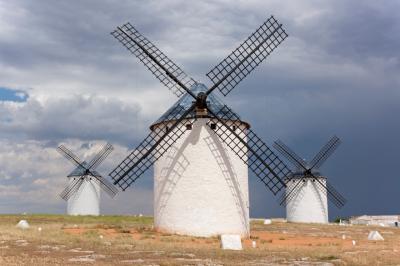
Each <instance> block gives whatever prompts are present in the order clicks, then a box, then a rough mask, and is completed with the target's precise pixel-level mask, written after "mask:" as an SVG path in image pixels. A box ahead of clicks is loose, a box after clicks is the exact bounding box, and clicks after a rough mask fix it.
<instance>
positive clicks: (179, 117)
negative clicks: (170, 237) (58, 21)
mask: <svg viewBox="0 0 400 266" xmlns="http://www.w3.org/2000/svg"><path fill="white" fill-rule="evenodd" d="M111 34H112V35H113V36H114V37H115V38H116V39H117V40H118V41H119V42H120V43H122V44H123V46H125V47H126V48H127V49H128V50H129V51H130V52H131V53H132V54H134V55H135V56H136V57H138V59H139V60H140V61H141V62H142V63H143V64H144V65H145V66H146V67H147V68H148V69H149V70H150V72H151V73H152V74H153V75H154V76H155V77H156V78H157V79H158V80H159V81H160V82H161V83H162V84H164V85H165V86H166V87H167V88H168V89H170V90H171V91H172V92H173V93H174V94H175V95H176V96H177V97H179V98H180V99H179V100H178V101H177V102H176V103H175V104H174V105H173V106H172V107H171V108H170V109H169V110H167V112H166V113H165V114H164V115H162V116H161V117H160V119H158V120H157V121H156V122H155V123H154V124H153V125H151V127H150V129H151V132H150V134H149V135H148V136H147V137H146V138H145V139H144V140H143V141H142V142H141V143H140V144H139V145H138V146H137V147H136V148H135V149H134V150H133V151H132V152H131V153H130V154H129V155H128V156H127V157H126V158H125V159H124V160H123V161H122V162H121V163H120V164H119V165H118V166H117V167H116V168H115V169H114V170H113V171H112V172H111V173H110V176H111V177H112V179H113V180H114V184H118V185H119V186H120V187H121V188H122V190H125V189H127V188H128V187H129V186H130V185H132V184H133V183H134V182H135V181H136V180H137V179H138V178H139V177H141V176H142V175H143V174H144V172H145V171H146V170H147V169H149V168H150V167H151V166H152V165H153V164H154V223H155V228H157V229H159V230H163V231H168V232H173V233H178V234H186V235H196V236H211V235H219V234H224V233H234V234H240V235H242V236H248V235H249V196H248V168H250V170H252V171H253V172H254V174H255V175H256V176H257V177H258V178H259V179H260V180H261V181H262V182H263V183H264V185H265V186H266V187H267V188H268V189H270V190H271V191H272V193H274V194H276V193H278V192H279V191H280V190H281V189H282V188H283V187H285V183H284V181H283V179H284V177H286V176H287V175H288V174H289V173H290V170H289V169H288V168H287V167H286V166H285V164H284V163H283V162H282V161H281V160H280V159H279V158H278V157H277V156H276V155H275V154H274V153H273V151H272V150H271V149H270V148H269V147H268V146H267V145H266V144H265V143H264V142H263V141H262V140H261V139H260V138H259V137H258V136H257V135H256V134H255V133H254V131H253V130H251V129H250V125H249V124H248V123H246V122H244V121H242V120H241V119H240V117H239V116H238V115H237V114H236V113H235V112H234V111H233V110H232V109H231V108H229V107H228V106H227V105H225V104H224V103H223V102H222V101H221V100H220V99H219V98H218V97H217V96H216V95H215V93H214V92H215V91H216V90H219V91H220V92H221V93H222V94H223V95H224V96H226V95H228V94H229V93H230V92H231V91H232V90H233V89H234V88H235V87H236V86H237V85H238V84H239V83H240V81H242V80H243V79H244V78H245V77H246V76H247V75H248V74H250V72H252V70H253V69H254V68H255V67H256V66H258V65H259V64H260V63H261V62H262V61H263V60H264V59H265V58H266V57H267V56H268V55H269V54H270V53H271V52H272V51H273V50H274V49H275V48H276V47H277V46H278V45H279V44H280V43H282V42H283V41H284V40H285V38H286V37H287V36H288V35H287V34H286V32H285V30H284V29H283V27H282V24H280V23H278V21H277V20H276V19H275V18H274V17H273V16H271V17H270V18H269V19H268V20H267V21H265V22H264V23H263V24H262V25H261V26H260V27H259V28H258V29H257V30H256V31H255V32H254V33H253V34H251V35H250V36H249V37H248V38H247V39H246V40H245V41H244V42H243V43H242V44H241V45H240V46H239V47H238V48H237V49H236V50H234V51H233V52H232V53H231V54H230V55H229V56H228V57H226V58H225V59H224V60H222V61H221V62H220V63H219V64H218V65H217V66H215V67H214V68H213V69H212V70H211V71H210V72H208V73H207V77H208V78H209V79H210V80H211V82H212V85H211V86H210V87H207V86H205V85H204V84H202V83H198V82H196V81H194V80H193V79H192V78H190V77H189V76H188V75H187V74H185V72H183V70H182V69H181V68H180V67H178V66H177V65H176V64H175V63H174V62H172V61H171V60H170V59H169V58H168V57H167V56H166V55H165V54H164V53H163V52H161V51H160V50H159V49H158V48H157V47H156V46H155V45H154V44H152V43H151V42H150V41H149V40H148V39H147V38H145V37H144V36H143V35H141V34H140V33H139V32H138V31H137V30H136V29H135V28H134V27H133V26H132V25H131V24H130V23H126V24H124V25H122V26H119V27H117V28H116V29H115V30H114V31H113V32H112V33H111Z"/></svg>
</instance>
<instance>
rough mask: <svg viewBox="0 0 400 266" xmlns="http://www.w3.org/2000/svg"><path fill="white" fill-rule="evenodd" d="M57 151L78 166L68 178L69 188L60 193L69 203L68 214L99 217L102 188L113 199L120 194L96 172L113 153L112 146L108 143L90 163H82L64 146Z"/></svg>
mask: <svg viewBox="0 0 400 266" xmlns="http://www.w3.org/2000/svg"><path fill="white" fill-rule="evenodd" d="M57 150H58V151H59V152H60V153H61V154H62V155H64V157H65V158H67V159H68V160H69V161H70V162H72V163H73V164H74V165H75V166H76V168H75V169H74V170H73V171H72V172H71V173H70V174H69V175H68V176H67V177H68V186H67V187H66V188H65V189H64V190H63V191H62V192H61V193H60V197H61V198H62V199H64V200H66V201H67V213H68V214H69V215H99V213H100V188H102V189H103V190H104V191H105V192H106V193H107V194H108V195H110V196H111V197H114V196H115V194H116V193H117V192H118V190H117V189H116V188H115V187H114V186H113V185H112V184H111V183H110V182H108V181H107V180H106V179H105V178H104V177H102V176H101V175H100V174H99V173H98V172H97V171H96V170H95V169H96V168H97V167H98V166H99V165H100V164H101V163H102V162H103V161H104V159H105V158H106V157H107V156H108V155H109V154H110V153H111V152H112V150H113V147H112V145H111V144H109V143H107V144H106V145H105V146H104V147H103V148H102V149H101V150H100V151H99V153H98V154H97V155H96V156H95V157H93V159H92V160H91V161H90V162H89V163H87V162H86V161H81V160H80V159H79V158H78V157H77V156H76V155H75V154H73V153H72V152H71V151H70V150H68V149H67V148H66V147H65V146H64V145H60V146H59V147H58V148H57Z"/></svg>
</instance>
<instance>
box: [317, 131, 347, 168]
mask: <svg viewBox="0 0 400 266" xmlns="http://www.w3.org/2000/svg"><path fill="white" fill-rule="evenodd" d="M340 143H341V141H340V139H339V138H338V137H336V136H333V137H332V138H331V139H330V140H329V141H328V143H326V144H325V146H324V147H322V149H321V150H320V151H319V152H318V154H317V155H315V157H314V159H312V161H311V163H310V165H311V169H314V168H316V169H318V168H319V167H321V165H322V164H323V163H324V162H325V161H326V159H328V157H329V156H331V155H332V153H333V152H334V151H335V150H336V149H337V147H338V146H339V145H340Z"/></svg>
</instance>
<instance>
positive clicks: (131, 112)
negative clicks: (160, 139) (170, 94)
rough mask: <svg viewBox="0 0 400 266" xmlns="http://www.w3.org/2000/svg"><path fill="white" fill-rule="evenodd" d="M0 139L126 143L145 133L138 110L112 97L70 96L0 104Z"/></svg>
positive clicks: (145, 129)
mask: <svg viewBox="0 0 400 266" xmlns="http://www.w3.org/2000/svg"><path fill="white" fill-rule="evenodd" d="M0 113H1V114H2V119H1V120H0V130H1V136H2V137H5V138H8V139H12V140H14V141H15V142H18V141H19V140H25V139H28V140H40V141H53V142H55V143H56V142H59V141H62V140H64V139H74V138H75V139H81V140H96V139H102V140H107V141H111V142H114V143H123V144H125V145H129V144H130V143H132V142H134V141H135V140H136V141H137V140H138V139H140V137H139V135H143V134H144V132H147V127H146V126H145V123H144V121H141V118H140V108H139V107H138V106H137V105H132V104H127V103H124V102H122V101H121V100H118V99H115V98H104V97H98V96H80V95H74V96H71V97H68V98H55V99H54V98H50V99H48V100H46V101H44V102H40V101H38V100H37V99H35V98H30V99H29V100H28V101H27V102H26V103H12V102H3V103H2V102H0Z"/></svg>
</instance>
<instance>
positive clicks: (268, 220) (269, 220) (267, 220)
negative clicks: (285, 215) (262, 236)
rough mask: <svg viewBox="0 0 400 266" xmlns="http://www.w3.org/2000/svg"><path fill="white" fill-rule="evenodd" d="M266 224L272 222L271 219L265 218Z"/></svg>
mask: <svg viewBox="0 0 400 266" xmlns="http://www.w3.org/2000/svg"><path fill="white" fill-rule="evenodd" d="M264 224H272V221H271V219H265V220H264Z"/></svg>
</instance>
